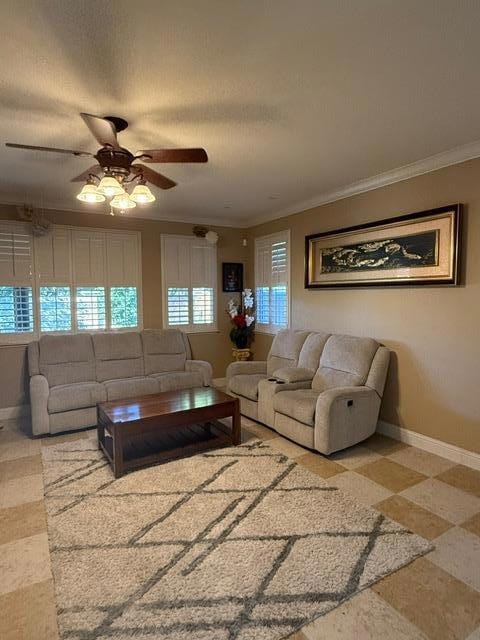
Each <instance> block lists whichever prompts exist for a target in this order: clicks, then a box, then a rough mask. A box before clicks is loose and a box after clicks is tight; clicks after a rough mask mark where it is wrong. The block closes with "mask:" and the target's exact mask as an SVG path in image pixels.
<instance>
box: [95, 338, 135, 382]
mask: <svg viewBox="0 0 480 640" xmlns="http://www.w3.org/2000/svg"><path fill="white" fill-rule="evenodd" d="M92 340H93V348H94V351H95V360H96V371H97V380H98V381H99V382H104V381H105V380H115V379H118V378H135V377H139V376H143V375H144V367H143V351H142V341H141V338H140V334H139V333H137V332H134V331H129V332H127V333H97V334H94V335H93V336H92Z"/></svg>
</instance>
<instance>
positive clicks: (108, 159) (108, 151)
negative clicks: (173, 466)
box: [95, 147, 134, 176]
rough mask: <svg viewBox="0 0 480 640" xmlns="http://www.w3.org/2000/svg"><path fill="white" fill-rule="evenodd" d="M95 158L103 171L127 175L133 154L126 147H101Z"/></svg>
mask: <svg viewBox="0 0 480 640" xmlns="http://www.w3.org/2000/svg"><path fill="white" fill-rule="evenodd" d="M95 158H96V159H97V161H98V164H99V165H100V166H101V167H102V169H103V170H104V172H106V173H113V174H119V175H123V176H128V174H129V173H130V165H131V164H132V162H133V160H134V156H133V154H132V153H130V151H128V149H123V148H120V149H114V148H113V147H102V148H101V149H100V150H99V151H98V152H97V155H96V156H95Z"/></svg>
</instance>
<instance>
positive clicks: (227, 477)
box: [42, 433, 431, 640]
mask: <svg viewBox="0 0 480 640" xmlns="http://www.w3.org/2000/svg"><path fill="white" fill-rule="evenodd" d="M42 455H43V466H44V476H45V495H46V505H47V514H48V533H49V543H50V551H51V558H52V566H53V574H54V580H55V592H56V602H57V611H58V621H59V627H60V634H61V637H62V638H63V639H64V640H67V639H68V640H93V639H96V640H107V639H114V640H132V639H135V640H153V639H155V640H187V639H188V640H207V639H208V640H277V639H280V638H285V637H288V635H290V634H291V633H292V632H293V631H295V630H296V629H298V628H300V627H302V626H303V625H305V624H307V623H308V622H309V621H311V620H312V619H314V618H317V617H319V616H321V615H323V614H325V613H327V612H328V611H329V610H331V609H332V608H334V607H336V606H338V605H339V604H340V603H341V602H343V601H345V600H347V599H348V598H350V597H352V596H353V595H354V594H356V593H357V592H359V591H360V590H362V589H364V588H365V587H367V586H369V585H371V584H372V583H374V582H376V581H377V580H379V579H380V578H382V577H383V576H385V575H387V574H389V573H391V572H393V571H395V570H397V569H399V568H400V567H402V566H403V565H405V564H407V563H409V562H411V561H412V560H413V559H414V558H416V557H418V556H419V555H422V554H424V553H426V552H427V551H429V550H430V549H431V545H430V543H428V542H427V541H426V540H424V539H423V538H420V537H419V536H417V535H414V534H412V533H411V532H410V531H408V530H406V529H404V528H402V526H401V525H398V524H396V523H393V522H391V521H390V520H388V519H387V518H385V517H384V516H382V515H381V514H379V513H378V512H376V511H374V510H373V509H371V508H369V507H366V506H363V505H360V504H357V503H356V502H355V501H354V500H353V499H352V498H350V497H349V496H347V495H346V494H345V493H343V492H341V491H340V490H338V489H337V488H335V487H331V486H329V485H328V481H325V480H324V479H322V478H320V477H319V476H317V475H316V474H313V473H311V472H310V471H308V470H307V469H304V468H303V467H301V466H299V465H297V464H296V463H295V462H293V461H292V460H290V459H289V458H287V457H286V456H284V455H283V454H282V453H279V452H278V451H276V450H274V449H273V448H271V447H270V446H269V445H268V443H265V442H260V441H257V440H253V441H252V440H251V441H249V442H247V443H246V444H243V445H241V446H239V447H232V448H228V449H221V450H215V451H211V452H209V453H204V454H199V455H196V456H194V457H190V458H185V459H181V460H177V461H173V462H169V463H166V464H163V465H159V466H155V467H150V468H147V469H143V470H139V471H136V472H134V473H130V474H128V475H126V476H124V477H122V478H119V479H117V480H115V479H114V478H113V475H112V472H111V470H110V467H109V466H108V465H107V463H106V460H105V459H104V457H103V455H102V454H101V453H100V452H99V451H98V447H97V441H96V434H94V433H90V434H89V437H88V438H87V439H85V440H78V441H72V442H64V443H61V444H58V445H54V446H49V447H45V448H44V449H43V454H42Z"/></svg>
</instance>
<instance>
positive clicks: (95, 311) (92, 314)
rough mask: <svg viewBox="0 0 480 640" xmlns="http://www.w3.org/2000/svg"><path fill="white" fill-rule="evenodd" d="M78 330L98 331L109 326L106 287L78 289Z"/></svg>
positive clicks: (76, 295) (76, 297) (76, 296)
mask: <svg viewBox="0 0 480 640" xmlns="http://www.w3.org/2000/svg"><path fill="white" fill-rule="evenodd" d="M75 299H76V305H77V329H78V330H79V331H98V330H99V329H105V327H106V326H107V315H106V309H105V289H104V287H77V290H76V294H75Z"/></svg>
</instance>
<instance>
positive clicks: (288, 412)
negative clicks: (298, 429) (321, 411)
mask: <svg viewBox="0 0 480 640" xmlns="http://www.w3.org/2000/svg"><path fill="white" fill-rule="evenodd" d="M319 395H320V394H319V393H318V391H315V390H314V389H296V390H295V391H280V392H279V393H277V394H275V398H274V400H273V408H274V409H275V411H278V412H279V413H283V415H285V416H289V417H290V418H293V419H294V420H298V422H302V423H303V424H306V425H308V426H310V427H313V425H314V424H315V408H316V406H317V400H318V396H319Z"/></svg>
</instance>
